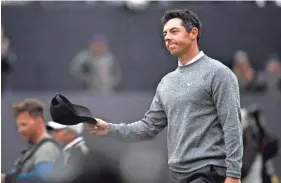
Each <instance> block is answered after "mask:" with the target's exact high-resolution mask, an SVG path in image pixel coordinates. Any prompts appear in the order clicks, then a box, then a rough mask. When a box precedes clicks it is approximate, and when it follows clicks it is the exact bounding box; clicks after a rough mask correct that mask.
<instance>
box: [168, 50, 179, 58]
mask: <svg viewBox="0 0 281 183" xmlns="http://www.w3.org/2000/svg"><path fill="white" fill-rule="evenodd" d="M170 54H171V55H172V56H175V57H177V56H179V53H178V52H175V51H170Z"/></svg>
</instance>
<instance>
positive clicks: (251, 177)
mask: <svg viewBox="0 0 281 183" xmlns="http://www.w3.org/2000/svg"><path fill="white" fill-rule="evenodd" d="M241 118H242V120H241V121H242V126H243V145H244V153H243V167H242V182H243V183H253V182H254V183H278V182H279V178H278V176H277V173H276V170H275V167H274V165H273V161H274V160H273V159H274V158H275V157H276V156H277V155H278V151H279V138H276V137H275V136H274V135H272V134H271V133H269V132H268V127H267V124H266V121H265V120H264V114H263V112H262V111H261V109H259V108H258V107H256V106H254V107H251V108H242V109H241Z"/></svg>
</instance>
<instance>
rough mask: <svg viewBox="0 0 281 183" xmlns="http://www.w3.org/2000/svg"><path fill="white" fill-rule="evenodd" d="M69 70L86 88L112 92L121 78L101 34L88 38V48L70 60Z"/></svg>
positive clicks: (104, 38) (105, 40) (119, 71)
mask: <svg viewBox="0 0 281 183" xmlns="http://www.w3.org/2000/svg"><path fill="white" fill-rule="evenodd" d="M70 70H71V73H72V74H73V75H74V76H75V77H76V78H77V79H78V80H79V81H80V82H81V83H82V85H83V88H85V89H87V90H94V91H99V92H112V91H113V90H114V88H115V87H116V86H117V84H118V83H119V81H120V79H121V70H120V68H119V65H118V64H117V62H116V60H115V59H114V55H113V54H112V53H111V52H110V50H109V47H108V43H107V39H106V37H105V36H103V35H95V36H94V37H93V38H92V39H91V40H90V44H89V47H88V49H86V50H82V51H80V52H79V53H78V54H77V55H76V56H75V58H74V59H73V60H72V63H71V65H70Z"/></svg>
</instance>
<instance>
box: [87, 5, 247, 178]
mask: <svg viewBox="0 0 281 183" xmlns="http://www.w3.org/2000/svg"><path fill="white" fill-rule="evenodd" d="M162 25H163V36H164V40H165V44H166V47H167V49H168V50H169V51H170V53H171V55H173V56H176V57H177V58H178V67H177V69H176V70H175V71H173V72H171V73H169V74H167V75H166V76H165V77H164V78H162V80H161V82H160V83H159V85H158V87H157V89H156V94H155V96H154V99H153V101H152V104H151V106H150V109H149V111H147V112H146V113H145V115H144V118H143V119H141V120H139V121H136V122H134V123H130V124H125V123H122V124H112V123H107V122H105V121H103V120H101V119H97V121H98V123H97V124H96V125H93V124H88V127H89V131H90V133H93V134H96V135H108V136H113V137H116V138H119V139H123V140H135V141H138V140H145V139H153V138H154V137H155V136H156V135H157V134H158V133H159V132H160V131H161V130H162V129H163V128H165V127H166V126H167V128H168V137H167V139H168V141H167V143H168V144H167V146H168V157H169V159H168V164H169V168H170V182H172V183H223V182H225V183H239V182H240V177H241V166H242V155H243V142H242V126H241V114H240V96H239V88H238V82H237V78H236V76H235V75H234V74H233V73H232V71H231V70H230V69H229V68H227V67H226V66H225V65H223V64H222V63H221V62H219V61H217V60H214V59H212V58H210V57H208V56H207V55H205V54H204V53H203V51H199V47H198V41H199V38H200V31H201V27H202V25H201V23H200V20H199V18H198V16H197V15H196V14H195V13H194V12H192V11H190V10H172V11H168V12H166V13H165V15H164V16H163V18H162Z"/></svg>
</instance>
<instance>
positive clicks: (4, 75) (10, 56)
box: [1, 27, 16, 93]
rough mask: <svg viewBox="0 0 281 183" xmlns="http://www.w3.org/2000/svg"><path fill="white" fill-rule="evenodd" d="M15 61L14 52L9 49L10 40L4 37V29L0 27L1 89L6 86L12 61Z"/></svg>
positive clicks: (11, 68)
mask: <svg viewBox="0 0 281 183" xmlns="http://www.w3.org/2000/svg"><path fill="white" fill-rule="evenodd" d="M15 61H16V56H15V54H14V53H13V52H12V51H11V50H10V41H9V39H8V38H7V37H5V34H4V29H3V27H1V83H2V84H1V91H2V93H3V92H5V90H6V89H7V87H8V77H9V75H10V74H11V72H12V70H13V62H15Z"/></svg>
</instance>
